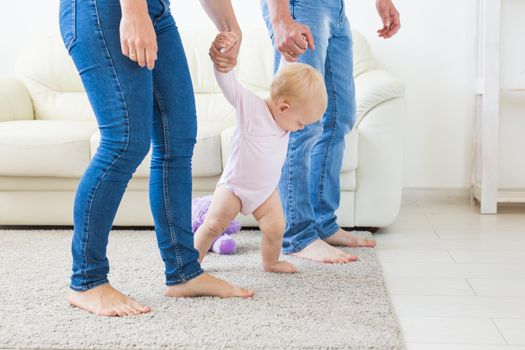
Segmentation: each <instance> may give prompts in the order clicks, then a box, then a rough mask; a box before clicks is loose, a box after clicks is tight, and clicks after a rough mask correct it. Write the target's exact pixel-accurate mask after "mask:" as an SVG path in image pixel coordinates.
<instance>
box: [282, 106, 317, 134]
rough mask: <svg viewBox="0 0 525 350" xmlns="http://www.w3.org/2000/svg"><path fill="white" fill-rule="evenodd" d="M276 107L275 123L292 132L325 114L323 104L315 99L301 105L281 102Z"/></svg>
mask: <svg viewBox="0 0 525 350" xmlns="http://www.w3.org/2000/svg"><path fill="white" fill-rule="evenodd" d="M278 106H279V108H278V114H279V116H277V118H276V121H277V123H278V124H279V126H280V127H281V128H282V129H284V130H287V131H292V132H293V131H298V130H302V129H304V127H305V126H306V125H308V124H312V123H315V122H316V121H318V120H320V119H321V118H322V116H323V114H324V112H325V110H324V108H323V107H324V106H323V104H322V103H320V102H319V101H316V100H315V99H312V100H309V101H308V102H307V103H303V104H298V103H295V104H294V103H290V104H288V103H286V102H281V103H278Z"/></svg>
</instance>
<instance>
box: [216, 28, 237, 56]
mask: <svg viewBox="0 0 525 350" xmlns="http://www.w3.org/2000/svg"><path fill="white" fill-rule="evenodd" d="M236 42H237V35H235V33H233V32H220V33H219V34H217V36H216V37H215V40H214V41H213V44H214V46H215V47H216V48H217V49H218V50H219V51H220V52H221V53H225V52H228V51H229V50H230V49H231V48H232V47H233V46H234V45H235V43H236Z"/></svg>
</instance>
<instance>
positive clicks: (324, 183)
mask: <svg viewBox="0 0 525 350" xmlns="http://www.w3.org/2000/svg"><path fill="white" fill-rule="evenodd" d="M332 28H333V34H332V36H331V38H330V39H329V42H328V50H327V54H326V60H325V65H324V68H325V69H324V77H325V83H326V89H327V92H328V108H327V111H326V113H325V115H324V117H323V121H322V122H323V134H322V136H321V138H320V139H319V141H318V142H317V143H316V144H315V145H314V147H313V149H312V153H311V186H310V200H311V203H312V207H313V210H314V213H315V216H316V220H317V226H318V231H319V238H321V239H323V240H325V241H326V242H327V243H329V244H332V245H338V246H347V247H359V246H364V247H373V246H375V242H373V241H371V240H366V239H362V238H359V237H357V236H354V235H352V234H351V233H350V232H348V231H345V230H343V229H341V228H340V227H339V225H338V224H337V221H336V220H337V218H336V215H335V211H336V210H337V208H339V200H340V193H341V192H340V189H341V186H340V173H341V167H342V163H343V156H344V151H345V135H346V134H348V133H349V132H350V131H351V130H352V126H353V124H354V121H355V113H356V111H355V110H356V105H355V103H356V102H355V86H354V78H353V57H352V56H353V55H352V34H351V31H350V25H349V23H348V19H347V18H346V16H344V15H343V16H341V17H340V18H339V21H337V22H335V23H334V24H333V25H332Z"/></svg>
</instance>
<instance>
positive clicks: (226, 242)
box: [191, 196, 241, 254]
mask: <svg viewBox="0 0 525 350" xmlns="http://www.w3.org/2000/svg"><path fill="white" fill-rule="evenodd" d="M210 204H211V196H204V197H199V198H195V199H194V200H192V202H191V223H192V230H193V233H195V232H197V229H198V228H199V227H200V226H201V225H202V223H203V222H204V218H205V217H206V213H208V208H209V207H210ZM240 230H241V223H240V222H238V221H237V220H233V221H232V222H231V223H230V225H229V226H228V227H227V228H226V231H224V233H223V234H222V235H220V236H219V237H217V239H216V240H215V241H214V242H213V244H212V246H211V248H210V251H212V252H214V253H217V254H234V253H235V250H236V249H237V244H236V243H235V240H234V239H233V237H232V235H233V234H235V233H237V232H239V231H240Z"/></svg>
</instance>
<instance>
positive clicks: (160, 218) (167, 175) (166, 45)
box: [150, 13, 253, 297]
mask: <svg viewBox="0 0 525 350" xmlns="http://www.w3.org/2000/svg"><path fill="white" fill-rule="evenodd" d="M155 30H156V32H157V45H158V55H157V56H158V59H157V62H156V65H155V68H154V70H153V95H154V99H155V103H154V113H153V154H152V160H151V175H150V203H151V210H152V213H153V217H154V220H155V228H156V232H157V241H158V245H159V248H160V252H161V255H162V259H163V260H164V263H165V265H166V284H167V285H168V287H167V288H166V292H165V295H166V296H174V297H178V296H181V297H184V296H196V295H212V296H220V297H234V296H239V297H249V296H252V295H253V292H251V291H247V290H244V289H241V288H237V287H232V286H230V285H229V284H227V283H226V282H224V281H222V280H219V279H217V278H215V277H212V276H210V275H208V274H205V273H204V274H203V273H202V269H201V268H200V264H199V261H198V258H199V254H198V252H197V250H196V249H195V247H194V242H193V238H194V237H193V233H192V229H191V191H192V178H191V158H192V155H193V148H194V145H195V139H196V135H197V116H196V112H195V97H194V94H193V87H192V84H191V77H190V72H189V69H188V64H187V62H186V56H185V54H184V49H183V47H182V42H181V39H180V36H179V32H178V29H177V27H176V25H175V21H174V20H173V17H172V16H171V14H169V13H165V15H164V16H162V17H161V18H159V19H158V21H157V22H156V25H155ZM185 282H186V283H185Z"/></svg>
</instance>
